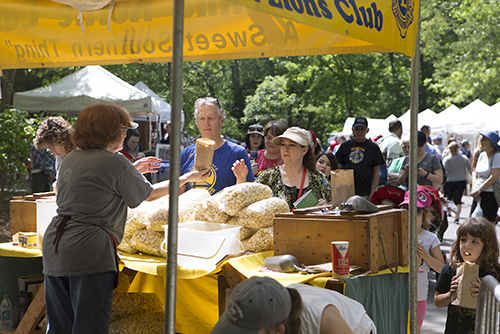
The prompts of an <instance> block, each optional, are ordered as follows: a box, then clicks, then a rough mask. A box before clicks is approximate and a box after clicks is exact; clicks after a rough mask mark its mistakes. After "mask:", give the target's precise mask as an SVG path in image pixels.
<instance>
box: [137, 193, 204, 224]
mask: <svg viewBox="0 0 500 334" xmlns="http://www.w3.org/2000/svg"><path fill="white" fill-rule="evenodd" d="M165 198H166V200H163V201H160V202H158V203H157V204H156V206H155V207H153V208H152V209H151V211H150V213H149V215H148V217H147V219H148V223H149V228H150V229H152V230H155V231H157V232H162V231H163V230H164V229H163V225H167V224H168V213H169V199H168V197H167V196H165ZM208 198H210V193H209V192H208V191H207V190H205V189H190V190H188V191H186V192H185V193H183V194H181V195H179V199H178V221H179V222H186V221H191V220H194V219H193V218H194V212H195V210H196V207H197V205H199V203H200V202H201V201H203V200H205V199H208ZM155 202H156V201H155ZM180 218H182V220H181V219H180ZM187 219H189V220H187Z"/></svg>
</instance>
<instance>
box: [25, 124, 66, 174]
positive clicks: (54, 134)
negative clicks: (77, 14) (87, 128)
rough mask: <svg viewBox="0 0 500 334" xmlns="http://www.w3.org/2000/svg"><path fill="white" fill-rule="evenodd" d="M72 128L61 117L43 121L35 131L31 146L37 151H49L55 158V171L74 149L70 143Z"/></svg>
mask: <svg viewBox="0 0 500 334" xmlns="http://www.w3.org/2000/svg"><path fill="white" fill-rule="evenodd" d="M72 133H73V127H72V126H71V124H69V122H68V121H67V120H65V119H64V118H62V117H49V118H47V119H45V120H44V121H43V122H42V123H41V124H40V126H39V127H38V129H37V130H36V135H35V139H33V144H34V145H35V147H36V148H37V149H39V150H50V152H51V153H52V154H54V155H55V156H56V170H59V167H60V166H61V162H62V160H63V159H64V157H65V156H66V155H68V153H69V152H71V151H73V150H74V149H75V144H73V141H71V134H72Z"/></svg>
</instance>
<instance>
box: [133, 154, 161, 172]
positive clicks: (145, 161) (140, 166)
mask: <svg viewBox="0 0 500 334" xmlns="http://www.w3.org/2000/svg"><path fill="white" fill-rule="evenodd" d="M160 161H161V159H160V158H157V157H146V158H141V159H139V160H137V161H136V162H134V163H133V165H134V166H135V168H137V170H138V171H139V173H141V174H146V173H157V172H158V168H160V167H161V166H160V165H157V163H159V162H160Z"/></svg>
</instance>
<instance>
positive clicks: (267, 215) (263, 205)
mask: <svg viewBox="0 0 500 334" xmlns="http://www.w3.org/2000/svg"><path fill="white" fill-rule="evenodd" d="M283 212H290V208H289V206H288V204H287V202H286V201H284V200H282V199H281V198H277V197H271V198H266V199H263V200H262V201H258V202H256V203H253V204H250V205H249V206H247V207H246V208H243V209H241V210H240V212H238V214H237V215H236V216H235V217H234V223H235V224H236V225H241V226H245V227H250V228H262V227H269V226H273V219H274V215H275V214H277V213H283Z"/></svg>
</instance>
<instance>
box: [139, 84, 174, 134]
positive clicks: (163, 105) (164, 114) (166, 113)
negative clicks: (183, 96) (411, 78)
mask: <svg viewBox="0 0 500 334" xmlns="http://www.w3.org/2000/svg"><path fill="white" fill-rule="evenodd" d="M134 87H135V88H137V89H139V90H141V91H142V92H144V93H146V94H148V95H149V96H151V100H152V103H153V106H154V108H155V109H156V110H159V111H160V114H159V116H160V122H161V123H166V122H170V121H171V113H172V107H171V106H170V103H168V102H166V101H165V100H163V99H162V98H161V97H159V96H158V95H157V94H156V93H155V92H153V91H152V90H151V88H149V87H148V86H147V85H146V84H145V83H144V82H142V81H139V82H138V83H136V84H135V86H134ZM133 118H134V120H135V121H147V117H146V116H134V117H133ZM182 128H184V112H183V111H182V110H181V129H182Z"/></svg>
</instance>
